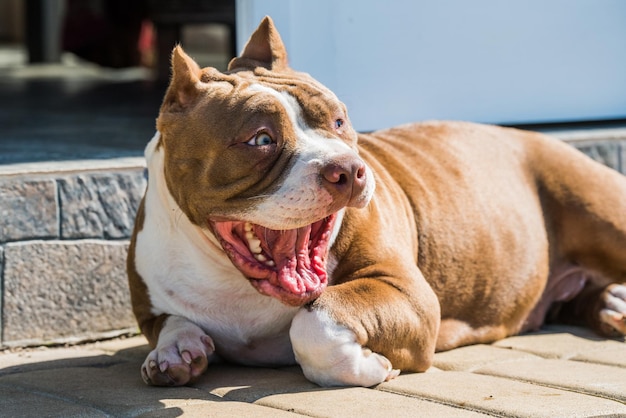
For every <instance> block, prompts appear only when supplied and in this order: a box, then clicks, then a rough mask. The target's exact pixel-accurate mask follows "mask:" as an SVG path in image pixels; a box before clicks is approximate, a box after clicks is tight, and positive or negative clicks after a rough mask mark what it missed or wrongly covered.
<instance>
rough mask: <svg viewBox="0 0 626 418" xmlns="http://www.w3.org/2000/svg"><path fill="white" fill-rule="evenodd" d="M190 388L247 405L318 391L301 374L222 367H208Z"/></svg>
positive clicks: (276, 370)
mask: <svg viewBox="0 0 626 418" xmlns="http://www.w3.org/2000/svg"><path fill="white" fill-rule="evenodd" d="M193 387H194V388H198V389H202V390H204V391H207V392H210V393H212V394H214V395H216V396H219V397H222V398H224V399H227V400H232V401H242V402H250V403H252V402H255V401H257V400H259V399H261V398H263V397H266V396H269V395H275V394H279V393H292V392H301V391H309V390H317V389H319V386H317V385H316V384H315V383H312V382H310V381H308V380H307V379H306V378H305V377H304V375H303V374H302V372H300V373H294V372H288V371H281V370H278V369H269V368H251V367H239V366H232V365H223V364H215V365H211V366H209V369H208V371H207V372H206V373H205V374H204V375H203V376H202V377H201V378H200V380H198V381H197V382H196V383H194V384H193Z"/></svg>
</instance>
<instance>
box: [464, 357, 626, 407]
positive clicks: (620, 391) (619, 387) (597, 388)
mask: <svg viewBox="0 0 626 418" xmlns="http://www.w3.org/2000/svg"><path fill="white" fill-rule="evenodd" d="M475 373H481V374H488V375H492V376H501V377H507V378H511V379H516V380H522V381H526V382H535V383H539V384H542V385H548V386H552V387H559V388H565V389H569V390H573V391H576V392H582V393H588V394H592V395H596V396H602V397H606V398H612V399H618V400H620V401H626V369H624V368H620V367H610V366H605V365H601V364H592V363H583V362H579V361H566V360H552V359H541V360H532V359H531V360H525V361H520V362H516V363H500V364H494V365H488V366H485V367H482V368H480V369H477V370H475ZM625 407H626V406H625Z"/></svg>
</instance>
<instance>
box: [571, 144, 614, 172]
mask: <svg viewBox="0 0 626 418" xmlns="http://www.w3.org/2000/svg"><path fill="white" fill-rule="evenodd" d="M571 144H572V145H573V146H574V147H575V148H577V149H578V150H580V151H582V152H583V153H585V154H587V155H588V156H589V157H591V158H593V159H594V160H596V161H597V162H599V163H601V164H604V165H606V166H609V167H611V168H613V169H614V170H617V171H619V172H621V173H622V174H626V141H618V140H606V141H576V142H571Z"/></svg>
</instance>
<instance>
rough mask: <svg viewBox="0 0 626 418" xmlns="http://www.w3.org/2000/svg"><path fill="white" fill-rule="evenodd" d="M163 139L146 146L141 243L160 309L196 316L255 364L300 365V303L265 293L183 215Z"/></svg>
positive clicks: (145, 272) (139, 251) (221, 348)
mask: <svg viewBox="0 0 626 418" xmlns="http://www.w3.org/2000/svg"><path fill="white" fill-rule="evenodd" d="M158 137H159V134H158V133H157V135H155V137H154V138H153V139H152V141H151V142H150V144H149V145H148V147H147V148H146V158H147V161H148V166H149V172H150V178H149V180H148V190H147V194H146V200H145V220H144V225H143V229H142V230H141V231H140V232H139V234H138V235H137V242H136V268H137V272H138V273H139V274H140V275H141V277H142V278H143V280H144V282H145V283H146V286H147V287H148V292H149V297H150V301H151V303H152V307H153V313H154V314H157V315H159V314H162V313H168V314H173V315H179V316H182V317H185V318H188V319H189V320H191V321H193V322H194V323H196V324H197V325H198V326H200V327H201V328H202V329H203V330H204V331H205V332H207V333H208V334H209V335H210V336H211V338H213V341H214V342H215V346H216V348H217V352H218V354H220V355H222V356H224V357H229V358H230V357H232V358H234V359H235V358H236V359H237V360H238V361H240V362H244V363H250V364H264V363H274V364H275V363H285V364H288V363H292V362H293V353H292V350H291V345H290V343H289V335H288V334H289V326H290V324H291V320H292V318H293V316H294V315H295V313H296V312H297V310H298V308H293V307H289V306H286V305H283V304H282V303H280V302H279V301H277V300H275V299H273V298H270V297H267V296H263V295H261V294H259V293H258V292H257V291H256V290H255V289H254V288H253V287H252V286H251V285H250V283H248V280H247V279H246V278H244V277H243V275H242V274H241V273H240V272H239V270H237V269H236V268H235V267H234V266H233V265H232V263H231V262H230V260H229V259H228V257H227V256H226V254H225V253H224V251H223V250H222V248H221V246H220V245H219V244H218V243H217V241H216V240H215V239H214V238H213V236H212V235H211V234H210V233H209V232H208V231H204V230H202V229H201V228H199V227H197V226H195V225H193V224H192V223H191V222H190V221H189V220H188V218H187V217H186V216H185V215H184V214H183V213H182V211H181V210H180V208H179V207H178V206H177V205H176V202H175V201H174V200H173V198H172V197H171V195H170V194H169V192H168V190H167V187H166V185H165V180H164V178H163V175H162V173H163V153H162V151H160V150H157V149H156V144H157V142H158Z"/></svg>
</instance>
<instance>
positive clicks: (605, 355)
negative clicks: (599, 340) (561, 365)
mask: <svg viewBox="0 0 626 418" xmlns="http://www.w3.org/2000/svg"><path fill="white" fill-rule="evenodd" d="M570 360H577V361H584V362H587V363H598V364H605V365H607V366H617V367H623V368H626V344H622V346H621V347H616V348H615V349H606V350H597V351H591V352H588V353H580V354H577V355H575V356H574V357H572V358H571V359H570Z"/></svg>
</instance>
